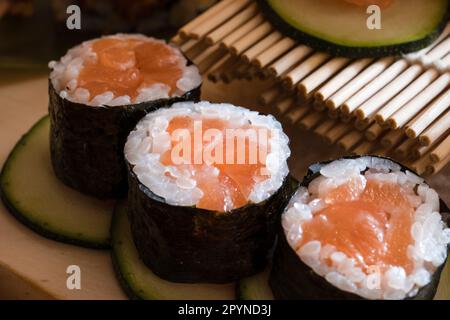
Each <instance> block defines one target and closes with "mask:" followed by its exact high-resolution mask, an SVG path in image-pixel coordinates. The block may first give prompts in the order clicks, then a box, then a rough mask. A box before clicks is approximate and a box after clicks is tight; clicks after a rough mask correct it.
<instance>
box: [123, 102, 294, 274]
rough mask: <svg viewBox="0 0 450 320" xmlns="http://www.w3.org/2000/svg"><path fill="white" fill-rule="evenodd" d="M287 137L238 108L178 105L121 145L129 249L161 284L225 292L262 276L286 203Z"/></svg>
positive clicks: (147, 120) (268, 119)
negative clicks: (208, 286) (219, 287)
mask: <svg viewBox="0 0 450 320" xmlns="http://www.w3.org/2000/svg"><path fill="white" fill-rule="evenodd" d="M288 142H289V141H288V138H287V136H286V135H285V134H284V133H283V132H282V128H281V125H280V123H279V122H278V121H276V120H275V118H273V117H272V116H270V115H267V116H264V115H260V114H258V113H257V112H253V111H250V110H247V109H244V108H241V107H236V106H233V105H229V104H211V103H209V102H200V103H193V102H180V103H176V104H174V105H173V106H172V107H171V108H165V109H159V110H157V111H155V112H152V113H150V114H148V115H147V116H145V117H144V118H143V119H142V120H141V121H140V122H139V123H138V125H137V127H136V129H135V130H134V131H132V132H131V133H130V135H129V137H128V140H127V142H126V145H125V158H126V160H127V163H128V171H129V183H128V184H129V192H128V215H129V219H130V224H131V232H132V235H133V239H134V242H135V244H136V248H137V250H138V252H139V255H140V257H141V259H142V260H143V262H144V263H145V264H146V265H147V266H148V267H150V269H151V270H152V271H153V272H154V273H155V274H157V275H158V276H160V277H161V278H164V279H166V280H169V281H174V282H185V283H195V282H204V283H227V282H232V281H235V280H237V279H240V278H242V277H245V276H248V275H251V274H254V273H256V272H259V271H261V270H263V269H264V267H265V265H266V260H267V253H268V251H269V249H270V248H271V247H272V245H273V242H274V238H275V233H276V230H275V223H276V221H277V218H279V216H280V213H281V211H280V209H281V208H283V207H284V206H285V205H286V204H287V201H288V199H289V196H290V190H291V180H290V178H289V176H288V173H289V170H288V165H287V159H288V157H289V155H290V150H289V147H288Z"/></svg>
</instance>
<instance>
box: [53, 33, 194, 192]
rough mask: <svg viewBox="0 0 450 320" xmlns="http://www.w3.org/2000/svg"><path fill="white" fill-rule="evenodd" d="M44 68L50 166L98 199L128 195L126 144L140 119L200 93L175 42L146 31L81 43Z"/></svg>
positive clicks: (71, 184)
mask: <svg viewBox="0 0 450 320" xmlns="http://www.w3.org/2000/svg"><path fill="white" fill-rule="evenodd" d="M49 67H50V69H51V73H50V79H49V96H50V99H49V100H50V101H49V113H50V119H51V129H50V130H51V134H50V140H51V141H50V142H51V156H52V157H51V158H52V164H53V168H54V171H55V173H56V175H57V176H58V178H60V179H61V180H62V181H63V182H64V183H66V184H67V185H69V186H71V187H73V188H75V189H77V190H79V191H81V192H83V193H86V194H89V195H93V196H96V197H99V198H113V197H118V196H121V195H123V194H125V193H126V181H127V178H126V177H127V174H126V168H125V163H124V159H123V147H124V144H125V141H126V138H127V135H128V134H129V132H130V131H131V130H132V129H133V128H134V126H135V125H136V123H137V122H138V121H139V119H141V118H142V117H143V116H144V115H145V114H147V113H148V112H150V111H153V110H155V109H158V108H160V107H164V106H168V105H170V104H172V103H174V102H176V101H185V100H195V101H196V100H198V99H199V96H200V86H201V82H202V79H201V76H200V74H199V72H198V69H197V67H196V66H195V65H192V64H191V63H190V62H189V61H188V60H187V59H186V58H185V57H184V56H183V54H182V53H181V51H180V50H179V49H178V48H176V47H174V46H172V45H169V44H167V43H165V42H164V41H162V40H158V39H154V38H149V37H146V36H143V35H137V34H135V35H126V34H117V35H111V36H105V37H102V38H98V39H94V40H90V41H87V42H84V43H82V44H80V45H78V46H76V47H74V48H72V49H70V50H69V51H68V52H67V53H66V55H65V56H63V57H62V58H61V59H60V60H59V61H52V62H50V63H49Z"/></svg>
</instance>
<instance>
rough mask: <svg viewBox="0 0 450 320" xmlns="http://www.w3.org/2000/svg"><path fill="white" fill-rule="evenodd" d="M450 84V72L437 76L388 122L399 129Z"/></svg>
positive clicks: (393, 127)
mask: <svg viewBox="0 0 450 320" xmlns="http://www.w3.org/2000/svg"><path fill="white" fill-rule="evenodd" d="M449 84H450V73H444V74H442V75H441V76H440V77H439V78H437V79H436V80H435V81H433V83H432V84H431V85H429V86H428V87H427V88H426V89H425V90H423V91H422V92H421V93H419V94H418V95H417V96H416V97H415V98H414V99H412V100H411V101H410V102H408V103H407V104H406V105H404V106H403V107H402V108H401V109H400V110H398V111H397V112H396V113H394V114H393V115H392V116H391V117H390V118H389V119H388V124H389V126H390V127H391V128H392V129H397V128H399V127H402V126H403V125H405V124H406V123H407V122H408V121H409V120H411V119H412V118H413V117H414V116H415V115H416V114H417V113H419V112H420V111H421V110H422V109H423V108H424V107H425V106H426V105H427V104H428V103H430V101H431V100H433V99H434V98H435V97H436V96H438V95H439V93H440V92H442V90H444V89H445V88H446V87H447V86H448V85H449Z"/></svg>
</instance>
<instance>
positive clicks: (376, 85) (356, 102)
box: [341, 60, 408, 113]
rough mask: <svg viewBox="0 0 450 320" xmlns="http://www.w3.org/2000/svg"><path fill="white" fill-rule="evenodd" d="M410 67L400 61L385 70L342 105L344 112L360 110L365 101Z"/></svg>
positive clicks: (403, 61)
mask: <svg viewBox="0 0 450 320" xmlns="http://www.w3.org/2000/svg"><path fill="white" fill-rule="evenodd" d="M407 67H408V62H406V61H405V60H398V61H396V62H395V63H393V64H392V65H391V66H389V68H387V69H386V70H384V71H383V72H382V73H381V74H380V75H378V76H377V77H376V78H375V79H373V80H372V81H371V82H370V83H369V84H367V85H366V86H365V87H364V88H363V89H361V90H360V91H358V92H357V93H356V94H355V95H354V96H352V97H351V98H350V99H349V100H347V101H346V102H345V103H344V104H343V105H342V107H341V108H342V112H344V113H351V112H353V111H354V110H356V108H358V107H359V106H360V105H361V104H362V103H363V102H364V101H366V100H367V99H369V98H370V97H372V96H373V95H374V94H375V93H377V92H378V91H379V90H381V89H382V88H383V87H384V86H386V84H387V83H389V82H391V81H392V80H393V79H394V78H395V77H397V76H398V75H399V74H400V73H401V72H403V71H404V70H405V69H406V68H407Z"/></svg>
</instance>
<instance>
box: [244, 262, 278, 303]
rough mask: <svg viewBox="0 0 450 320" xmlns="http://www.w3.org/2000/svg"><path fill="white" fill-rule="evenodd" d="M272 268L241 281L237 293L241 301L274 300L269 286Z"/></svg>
mask: <svg viewBox="0 0 450 320" xmlns="http://www.w3.org/2000/svg"><path fill="white" fill-rule="evenodd" d="M269 274H270V268H267V269H266V270H265V271H263V272H261V273H258V274H256V275H254V276H252V277H248V278H245V279H242V280H241V281H239V283H238V286H237V292H238V297H239V300H274V297H273V294H272V289H270V286H269Z"/></svg>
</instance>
